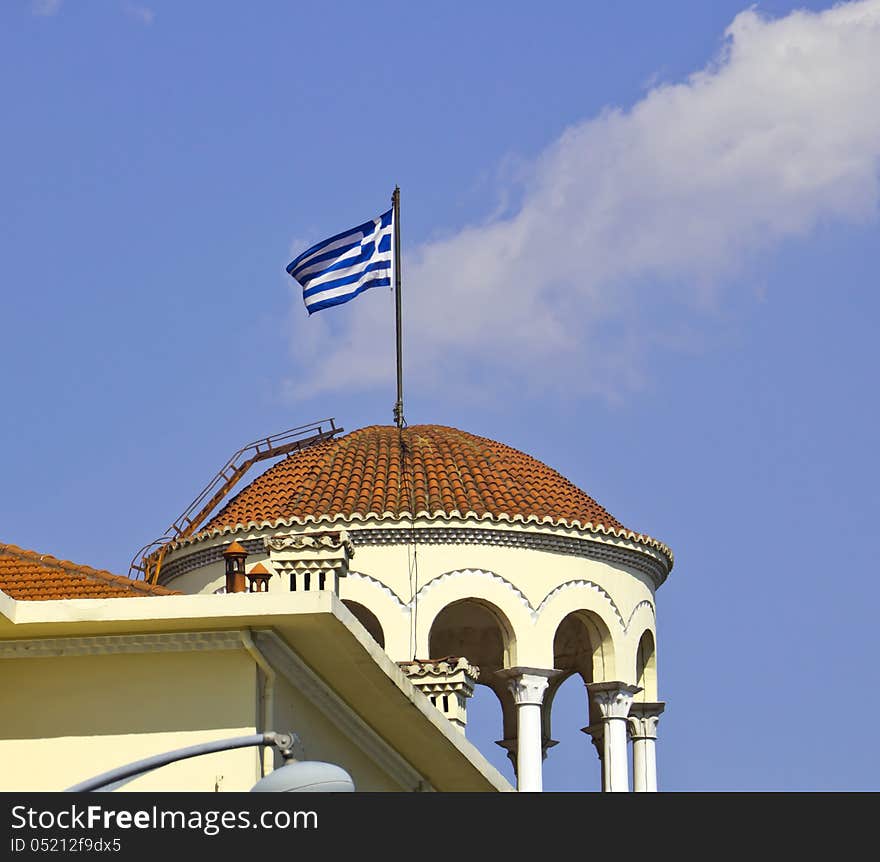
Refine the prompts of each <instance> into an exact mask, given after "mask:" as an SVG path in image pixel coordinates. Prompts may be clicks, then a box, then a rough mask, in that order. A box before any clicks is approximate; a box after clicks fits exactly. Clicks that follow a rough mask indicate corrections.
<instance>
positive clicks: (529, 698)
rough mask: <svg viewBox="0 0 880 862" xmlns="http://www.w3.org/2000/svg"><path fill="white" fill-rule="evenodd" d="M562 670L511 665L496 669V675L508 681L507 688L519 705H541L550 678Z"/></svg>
mask: <svg viewBox="0 0 880 862" xmlns="http://www.w3.org/2000/svg"><path fill="white" fill-rule="evenodd" d="M560 673H561V671H558V670H555V669H549V670H547V669H545V668H535V667H509V668H504V669H503V670H499V671H495V675H496V676H498V677H501V678H502V679H504V680H506V681H507V688H508V690H509V691H510V693H511V694H512V695H513V702H514V703H515V704H516V705H517V706H527V705H532V706H541V704H542V703H543V702H544V693H545V692H546V691H547V687H548V686H549V684H550V680H551V679H552V678H553V677H555V676H559V674H560Z"/></svg>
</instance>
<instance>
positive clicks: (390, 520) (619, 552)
mask: <svg viewBox="0 0 880 862" xmlns="http://www.w3.org/2000/svg"><path fill="white" fill-rule="evenodd" d="M414 519H425V520H432V521H435V522H441V524H438V525H437V526H431V527H417V528H415V537H416V541H418V542H419V543H421V544H450V543H453V544H489V545H491V544H500V545H506V546H526V547H530V548H533V549H535V550H547V551H550V552H552V553H562V554H570V555H574V556H582V557H587V558H590V559H599V560H603V561H606V562H611V563H616V564H621V565H627V566H631V567H632V568H635V569H637V570H639V571H641V572H643V573H644V574H647V575H648V576H649V577H650V578H651V579H652V580H653V581H654V582H655V584H656V585H657V586H659V585H660V584H662V583H663V581H664V580H666V577H667V576H668V574H669V572H670V571H671V570H672V566H673V562H674V560H673V555H672V551H671V550H670V549H669V548H668V547H667V546H666V545H664V544H663V543H662V542H658V541H657V540H656V539H651V538H650V537H648V536H645V535H643V534H641V533H634V532H632V531H631V530H615V529H609V528H606V527H605V526H604V525H602V524H599V525H593V524H590V523H588V524H581V523H580V522H577V521H574V522H571V523H569V522H567V521H565V520H564V519H563V520H554V519H552V518H549V517H545V518H540V519H539V518H537V517H534V516H530V517H528V518H526V517H523V516H520V515H517V516H515V517H512V518H511V517H507V516H503V515H502V516H489V515H484V516H478V515H476V514H475V513H473V512H469V513H464V514H462V513H459V512H451V513H445V512H434V513H428V512H419V513H417V514H416V515H415V516H414ZM409 520H411V518H410V516H409V514H408V513H403V514H402V515H400V516H397V515H392V514H391V513H386V514H385V515H381V516H379V515H372V514H371V515H366V516H360V515H355V516H352V517H343V516H335V517H332V518H331V517H328V516H323V517H321V518H317V519H315V518H311V517H307V518H305V519H298V518H290V519H281V520H278V521H263V522H259V523H258V522H253V521H252V522H250V523H248V524H238V525H236V526H235V527H223V528H222V529H217V528H215V529H212V530H207V531H202V532H200V533H197V534H196V535H195V536H192V537H190V538H187V539H184V540H181V541H179V542H172V543H171V544H170V545H169V546H168V548H169V552H171V553H172V554H173V552H174V551H176V550H178V549H180V548H184V547H187V546H189V545H195V544H199V543H201V542H204V541H207V540H210V539H214V538H218V537H221V536H228V535H231V534H233V533H242V532H248V531H260V530H277V529H280V528H284V527H288V528H289V527H310V526H313V527H317V526H323V527H326V526H329V525H332V524H347V525H349V528H348V530H347V532H348V534H349V537H350V539H351V541H352V543H353V544H354V546H355V547H358V546H359V545H362V544H363V545H369V544H408V543H409V542H410V541H412V539H413V529H412V527H411V526H409V525H408V526H403V524H404V523H405V522H406V521H409ZM450 521H468V522H470V523H473V524H474V525H476V524H490V525H491V524H499V525H500V524H510V525H515V526H517V527H549V528H551V529H569V530H578V531H581V532H584V533H592V534H594V535H595V536H596V537H600V536H602V537H608V539H610V540H612V541H611V542H609V541H603V540H602V539H600V538H596V539H590V538H587V537H577V536H560V535H558V534H555V533H545V532H530V531H525V530H510V529H492V528H491V527H477V526H474V527H447V526H443V525H442V523H448V522H450ZM373 524H388V526H387V527H384V526H380V527H372V526H367V525H373ZM358 525H362V526H363V527H364V528H363V529H357V526H358ZM613 540H620V541H625V542H631V543H632V544H633V545H634V547H622V546H620V545H618V544H613V543H612V542H613ZM242 544H244V545H245V547H247V543H246V542H242ZM188 557H189V555H186V557H183V559H187V558H188ZM176 562H177V560H173V559H172V560H169V561H168V563H167V564H166V566H167V567H168V568H173V566H174V565H175V563H176ZM165 571H166V568H165V567H163V570H162V573H163V574H165ZM181 573H182V572H181ZM175 576H176V574H170V575H169V576H168V577H169V578H171V577H175ZM160 580H161V581H162V582H163V583H164V582H165V578H164V577H163V578H160Z"/></svg>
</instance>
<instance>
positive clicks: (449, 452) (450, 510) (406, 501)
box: [200, 425, 629, 533]
mask: <svg viewBox="0 0 880 862" xmlns="http://www.w3.org/2000/svg"><path fill="white" fill-rule="evenodd" d="M401 443H402V446H401ZM402 464H403V465H404V467H403V469H402V467H401V465H402ZM471 512H472V513H474V514H475V515H477V516H479V517H490V518H492V517H495V518H498V517H500V518H509V519H512V518H536V519H538V520H543V519H545V518H547V519H549V520H551V521H552V522H553V523H557V522H567V523H569V524H572V523H575V522H577V523H579V524H580V525H581V526H586V525H587V524H591V525H592V526H593V527H594V528H597V527H600V528H604V529H605V530H606V531H608V532H618V531H624V532H629V531H628V530H626V528H625V527H623V525H622V524H621V523H620V522H619V521H618V520H617V519H616V518H614V517H613V516H612V515H610V514H609V513H608V512H607V511H606V510H605V509H603V508H602V507H601V506H600V505H599V504H598V503H597V502H596V501H595V500H593V499H592V498H591V497H589V496H588V495H587V494H585V493H584V492H583V491H581V490H580V489H579V488H577V487H575V486H574V485H573V484H572V483H571V482H569V481H568V480H567V479H566V478H565V477H564V476H562V475H560V474H559V473H557V472H556V471H555V470H553V469H551V468H550V467H548V466H547V465H546V464H543V463H541V462H540V461H538V460H537V459H536V458H533V457H531V456H530V455H526V454H525V453H523V452H520V451H518V450H516V449H513V448H511V447H510V446H505V445H503V444H502V443H496V442H495V441H494V440H489V439H487V438H485V437H477V436H475V435H473V434H468V433H466V432H464V431H459V430H458V429H456V428H448V427H444V426H442V425H413V426H410V427H408V428H405V429H404V430H403V431H402V432H401V431H399V430H398V429H397V428H396V427H395V426H391V425H372V426H369V427H367V428H361V429H359V430H358V431H353V432H352V433H350V434H347V435H346V436H344V437H339V438H336V439H332V440H327V441H325V442H323V443H320V444H318V445H315V446H312V447H310V448H308V449H305V450H303V451H300V452H296V453H294V454H292V455H290V456H288V457H287V458H285V459H284V460H283V461H280V462H278V463H277V464H275V465H274V466H272V467H270V468H269V469H268V470H267V471H266V472H265V473H263V474H262V475H260V476H258V477H257V478H256V479H255V480H254V481H253V482H251V483H250V484H249V485H248V486H247V487H246V488H244V489H243V490H242V491H241V492H240V493H239V494H238V495H237V496H235V497H234V498H233V499H232V500H230V501H229V503H228V504H227V505H226V506H225V507H224V508H223V509H222V510H221V511H220V512H219V513H218V514H217V515H216V516H215V517H214V518H213V519H212V520H211V521H210V523H208V524H207V525H206V526H205V528H204V529H203V530H202V531H200V532H201V533H206V532H208V531H211V530H223V529H226V528H234V527H236V526H238V525H247V524H253V523H256V524H263V523H267V522H268V523H272V524H274V523H277V522H280V521H287V522H290V521H298V522H300V523H302V522H305V521H312V520H318V519H335V518H350V517H366V516H369V515H373V516H385V517H393V516H400V515H401V514H404V513H415V514H427V515H439V516H443V515H446V516H449V515H466V514H468V513H471Z"/></svg>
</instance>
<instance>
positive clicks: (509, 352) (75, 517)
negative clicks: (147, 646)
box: [0, 0, 880, 790]
mask: <svg viewBox="0 0 880 862" xmlns="http://www.w3.org/2000/svg"><path fill="white" fill-rule="evenodd" d="M471 5H473V6H475V7H476V8H471V7H470V6H468V7H467V8H464V7H460V6H457V5H455V4H446V5H442V6H440V7H438V8H434V7H431V8H430V9H428V8H426V7H424V6H423V5H422V4H404V3H382V2H379V3H372V4H369V5H368V6H365V5H364V4H361V3H347V2H340V3H335V4H333V6H332V10H333V11H332V13H331V14H328V6H327V4H319V3H298V4H291V3H281V2H277V3H272V2H265V3H261V4H259V7H258V8H257V7H254V6H252V5H248V4H232V3H207V2H191V3H186V4H182V3H174V2H164V0H147V2H141V3H134V2H126V0H103V2H99V0H95V2H90V3H83V2H73V0H60V2H59V0H55V2H52V0H41V2H33V3H30V2H19V3H5V4H3V6H2V8H0V92H2V101H3V106H4V110H3V132H4V133H3V136H2V138H0V156H2V158H0V188H2V200H3V207H2V211H3V216H4V218H3V223H4V224H3V227H4V229H3V231H2V232H0V253H2V259H3V274H4V277H3V303H2V309H3V338H2V340H0V369H2V375H3V398H4V405H5V409H4V410H3V423H2V426H0V429H2V453H3V454H2V459H3V461H2V476H3V485H2V488H3V494H2V503H0V514H2V520H3V531H2V536H0V541H4V542H13V543H15V544H18V545H21V546H23V547H26V548H33V549H37V550H40V551H43V552H46V553H52V554H55V555H57V556H60V557H63V558H67V559H72V560H75V561H77V562H82V563H88V564H90V565H94V566H101V567H106V568H109V569H111V570H112V571H115V572H119V573H123V574H125V573H126V572H127V571H128V565H129V562H130V560H131V557H132V555H133V554H134V552H135V551H136V550H137V549H138V548H139V547H140V546H141V545H143V544H144V543H145V542H147V541H149V540H150V539H152V538H154V537H155V536H157V535H159V534H161V533H162V532H163V531H164V529H165V527H166V526H167V525H168V524H169V523H170V522H171V521H172V520H173V519H174V518H175V517H176V516H177V515H178V514H179V513H180V512H181V511H182V510H183V509H184V508H185V507H186V505H187V504H188V503H189V502H190V500H191V499H192V498H193V497H194V496H195V495H196V493H197V492H198V491H199V490H200V489H201V488H202V487H203V485H204V484H205V483H206V482H207V480H208V479H209V478H210V477H211V476H212V475H213V473H214V472H215V471H216V470H217V469H218V468H219V467H220V466H221V464H222V463H223V462H224V461H225V460H226V459H227V458H228V457H229V455H230V454H232V452H234V451H235V450H236V449H237V448H238V447H239V446H241V445H242V444H244V443H246V442H248V441H249V440H252V439H255V438H258V437H260V436H264V435H267V434H271V433H274V432H276V431H281V430H283V429H285V428H289V427H292V426H294V425H299V424H302V423H305V422H310V421H312V420H315V419H319V418H323V417H328V416H333V417H335V419H336V420H337V423H338V424H340V425H342V426H343V427H345V428H346V429H347V430H354V429H355V428H358V427H362V426H364V425H368V424H374V423H389V424H390V422H391V421H392V413H391V410H392V405H393V401H394V397H395V377H394V358H393V345H394V328H393V326H394V318H393V297H392V296H391V294H390V293H389V292H387V291H382V290H375V291H369V292H367V293H366V294H364V295H363V296H361V297H359V298H358V299H357V300H356V301H354V302H351V303H348V304H347V305H344V306H340V307H339V308H336V309H332V310H330V311H326V312H322V313H320V314H318V315H314V316H313V317H312V318H309V317H308V316H307V315H306V313H305V310H304V308H303V305H302V300H301V297H300V296H299V295H298V291H297V285H296V284H295V283H294V282H293V281H292V280H291V279H290V278H289V276H287V274H286V273H285V271H284V267H285V266H286V264H287V263H288V261H289V260H290V259H291V258H292V257H293V256H294V255H295V254H296V253H298V252H299V251H302V250H303V249H304V248H305V247H306V246H307V245H309V244H311V243H313V242H315V241H317V240H319V239H322V238H324V237H326V236H329V235H330V234H332V233H336V232H338V231H340V230H343V229H345V228H348V227H350V226H352V225H354V224H357V223H359V222H361V221H363V220H364V219H366V218H369V217H372V216H373V215H376V214H378V213H379V212H381V211H383V210H384V209H386V208H387V207H388V205H389V197H390V194H391V191H392V189H393V188H394V185H395V184H399V185H400V187H401V193H402V235H403V254H404V291H405V293H404V312H405V332H404V339H405V344H404V350H405V374H406V377H405V403H406V411H405V412H406V417H407V420H408V421H409V423H410V424H417V423H423V422H431V423H439V424H446V425H453V426H456V427H459V428H463V429H465V430H468V431H471V432H474V433H477V434H481V435H484V436H488V437H492V438H494V439H497V440H501V441H503V442H505V443H508V444H509V445H512V446H515V447H517V448H519V449H522V450H524V451H526V452H529V453H530V454H532V455H534V456H536V457H538V458H540V459H541V460H543V461H545V462H546V463H548V464H549V465H550V466H552V467H554V468H556V469H557V470H559V471H560V472H562V473H563V474H565V475H566V476H567V477H569V478H570V479H571V480H572V481H574V482H575V483H576V484H578V485H579V486H580V487H582V488H583V489H584V490H586V491H587V492H588V493H590V494H591V495H592V496H594V497H595V498H596V499H597V500H598V501H599V502H600V503H602V505H604V506H605V507H606V508H607V509H608V510H609V511H611V512H612V513H613V514H614V515H615V516H616V517H617V518H618V519H619V520H621V521H622V522H623V523H625V524H626V525H627V526H629V527H631V528H633V529H635V530H638V531H642V532H646V533H648V534H650V535H652V536H655V537H657V538H659V539H661V540H662V541H664V542H666V543H667V544H668V545H669V546H671V548H672V549H673V551H674V552H675V556H676V565H675V568H674V570H673V572H672V574H671V576H670V578H669V580H668V581H667V582H666V584H665V585H664V586H663V587H662V588H661V589H660V591H659V593H658V660H659V678H660V690H661V696H662V697H663V698H664V699H665V700H666V701H667V703H668V706H667V712H666V715H665V716H664V718H663V719H662V721H661V723H660V741H659V747H658V762H659V775H660V785H661V788H662V789H667V790H876V789H877V787H878V784H877V778H876V775H877V774H878V769H880V753H878V746H877V744H876V742H874V740H873V739H872V738H871V736H870V733H866V731H865V724H864V716H865V715H870V714H872V713H873V712H875V711H876V709H877V707H878V706H880V704H878V695H877V686H876V668H875V662H874V654H875V652H876V646H875V642H876V639H875V637H874V632H873V623H874V615H875V607H876V605H877V599H878V588H877V577H876V568H877V566H876V563H875V561H874V558H873V554H872V546H873V538H874V536H875V533H876V521H877V516H878V508H880V507H878V487H880V470H878V457H877V449H876V447H877V444H876V438H877V432H876V427H877V420H878V408H877V396H876V389H877V384H876V376H877V368H878V347H877V338H876V335H875V325H874V322H875V320H876V319H877V312H878V298H877V294H878V291H877V286H878V283H880V251H878V249H880V245H878V198H880V192H878V183H880V112H878V111H877V108H876V91H877V83H878V81H880V3H878V2H877V0H870V2H859V3H849V4H842V5H841V6H837V7H831V5H830V4H827V3H807V4H793V3H788V2H767V3H759V4H757V5H755V6H751V7H749V6H747V5H746V4H745V3H734V2H721V0H716V2H713V3H704V2H700V0H691V2H686V1H685V0H674V2H666V3H663V4H656V3H648V2H641V3H635V2H620V3H614V4H606V3H576V2H572V3H564V2H559V3H551V4H542V5H539V6H535V4H526V3H503V4H502V3H488V2H487V3H484V4H471ZM484 707H485V705H484V704H482V703H478V704H476V705H475V707H474V709H473V715H474V718H473V730H472V734H473V736H474V738H475V739H476V740H477V741H478V742H479V743H480V744H481V746H483V747H484V748H485V749H486V751H487V754H489V755H490V756H491V757H492V759H493V762H496V763H497V764H498V765H499V766H501V767H502V768H505V769H506V765H505V763H506V759H505V758H504V756H503V755H502V753H501V752H500V750H498V754H497V755H496V754H495V753H494V751H493V746H492V744H491V740H493V739H497V738H499V735H498V730H497V728H495V727H492V726H491V725H490V724H489V723H488V720H487V718H486V716H485V715H484V713H485V712H486V710H485V708H484ZM586 723H587V721H586V716H585V700H584V695H583V692H582V691H579V690H577V686H576V684H574V683H567V684H566V686H565V687H564V688H563V690H562V692H561V694H560V695H559V699H558V702H557V705H556V708H555V712H554V736H555V737H556V738H557V739H559V740H561V742H560V745H559V746H557V747H556V748H555V749H553V750H552V751H551V753H550V756H549V758H548V760H547V762H546V765H545V787H546V788H547V789H550V790H554V789H555V790H569V789H595V787H596V786H597V783H598V778H597V774H598V772H597V764H596V761H595V757H594V755H593V752H592V748H591V746H590V745H589V742H588V740H587V738H586V737H585V736H584V735H583V734H580V733H579V731H578V728H580V727H583V726H584V725H586ZM847 728H848V729H847Z"/></svg>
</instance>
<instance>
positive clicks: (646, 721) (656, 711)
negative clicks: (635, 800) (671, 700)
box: [626, 701, 666, 793]
mask: <svg viewBox="0 0 880 862" xmlns="http://www.w3.org/2000/svg"><path fill="white" fill-rule="evenodd" d="M665 708H666V704H665V703H663V702H662V701H658V702H656V703H644V702H643V703H634V704H633V705H632V706H631V707H630V708H629V716H627V719H626V721H627V729H628V731H629V738H630V739H631V740H632V744H633V790H634V791H635V792H636V793H656V792H657V751H656V743H657V723H658V722H659V721H660V715H661V713H662V712H663V710H664V709H665Z"/></svg>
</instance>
